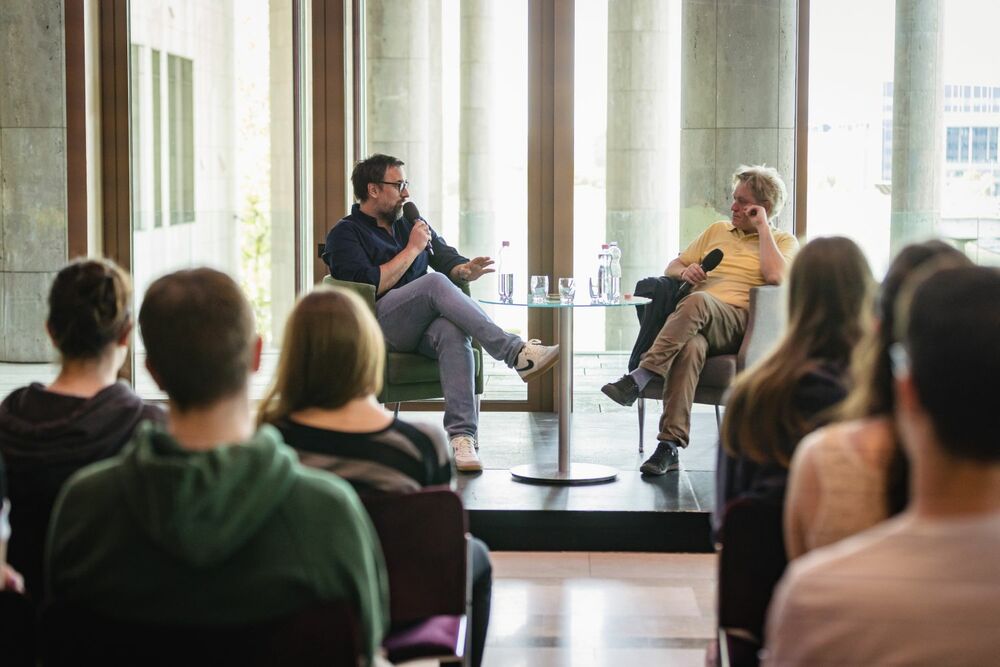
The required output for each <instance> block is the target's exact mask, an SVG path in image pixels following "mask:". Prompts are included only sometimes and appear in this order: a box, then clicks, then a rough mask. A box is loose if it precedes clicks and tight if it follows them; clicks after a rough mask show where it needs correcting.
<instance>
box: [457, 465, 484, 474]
mask: <svg viewBox="0 0 1000 667" xmlns="http://www.w3.org/2000/svg"><path fill="white" fill-rule="evenodd" d="M455 469H456V470H458V472H482V471H483V464H482V463H466V464H463V465H458V464H457V463H456V464H455Z"/></svg>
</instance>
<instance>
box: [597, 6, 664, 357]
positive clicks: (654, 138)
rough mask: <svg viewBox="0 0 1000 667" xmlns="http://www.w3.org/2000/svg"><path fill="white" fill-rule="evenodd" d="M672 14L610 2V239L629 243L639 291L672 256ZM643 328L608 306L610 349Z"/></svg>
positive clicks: (626, 285) (627, 285)
mask: <svg viewBox="0 0 1000 667" xmlns="http://www.w3.org/2000/svg"><path fill="white" fill-rule="evenodd" d="M668 13H669V7H668V6H667V3H666V2H661V0H613V1H612V2H609V3H608V139H607V141H608V143H607V151H608V157H607V231H606V233H605V237H606V240H607V241H609V242H610V241H617V242H618V245H619V246H620V247H621V249H622V289H623V291H631V289H632V286H633V285H635V283H636V281H637V280H639V279H641V278H643V277H644V276H645V275H646V274H647V273H648V272H649V267H650V266H656V267H664V266H666V264H667V262H668V261H669V260H670V258H669V257H667V256H666V246H667V239H666V235H667V233H668V232H667V230H666V221H667V209H668V207H670V206H672V205H673V202H670V201H668V198H667V197H666V196H665V183H666V180H667V174H668V150H667V149H668V143H669V132H670V128H669V122H668V111H667V110H668V84H669V49H668V42H667V34H668V27H669V26H668V23H669V22H668ZM597 250H598V249H597V248H595V249H594V257H593V258H592V262H593V266H594V268H593V271H594V272H596V262H597V259H596V255H597ZM577 273H578V274H586V273H587V272H586V271H582V272H581V271H577ZM582 287H583V289H586V286H585V285H584V286H582ZM637 333H638V323H637V321H636V318H635V313H633V312H632V309H631V308H628V309H620V308H612V309H607V310H606V311H605V345H606V348H607V349H609V350H628V349H631V347H632V343H633V341H634V340H635V337H636V334H637Z"/></svg>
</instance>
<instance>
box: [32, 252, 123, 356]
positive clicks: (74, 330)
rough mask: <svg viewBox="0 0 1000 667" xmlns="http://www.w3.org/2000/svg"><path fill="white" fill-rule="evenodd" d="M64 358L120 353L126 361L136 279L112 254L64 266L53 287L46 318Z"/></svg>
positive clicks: (52, 337)
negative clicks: (118, 263) (130, 275)
mask: <svg viewBox="0 0 1000 667" xmlns="http://www.w3.org/2000/svg"><path fill="white" fill-rule="evenodd" d="M45 328H46V329H47V330H48V332H49V337H50V338H51V339H52V343H53V344H54V345H55V346H56V349H57V350H59V354H60V356H61V357H62V361H63V363H64V364H66V363H75V362H90V361H97V360H99V359H102V358H104V357H106V356H107V355H115V356H114V359H113V363H114V364H115V368H118V367H119V366H121V364H122V362H123V361H124V360H125V354H126V352H127V349H128V339H129V334H130V333H131V332H132V281H131V279H130V278H129V276H128V274H127V273H126V272H125V271H124V270H123V269H122V268H121V267H119V266H118V265H117V264H115V263H114V262H112V261H110V260H106V259H80V260H76V261H73V262H71V263H70V264H69V265H67V266H66V267H65V268H63V269H62V270H61V271H60V272H59V273H58V274H56V279H55V281H53V283H52V289H51V290H49V315H48V319H47V320H46V322H45Z"/></svg>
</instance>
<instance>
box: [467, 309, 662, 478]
mask: <svg viewBox="0 0 1000 667" xmlns="http://www.w3.org/2000/svg"><path fill="white" fill-rule="evenodd" d="M479 301H480V303H488V304H492V305H496V306H520V307H521V308H548V309H550V310H553V311H556V312H558V315H559V387H560V389H559V402H558V410H559V429H558V434H559V460H558V462H557V463H529V464H525V465H520V466H516V467H514V468H511V470H510V474H511V475H512V476H513V477H514V479H516V480H518V481H520V482H531V483H535V484H601V483H603V482H613V481H615V479H616V478H617V477H618V470H617V469H615V468H612V467H611V466H605V465H597V464H594V463H573V461H572V460H571V458H570V449H571V444H572V443H571V442H570V438H571V436H572V427H573V311H574V310H575V309H577V308H622V307H625V306H641V305H643V304H647V303H649V302H650V299H647V298H645V297H641V296H630V297H627V298H622V299H620V300H619V301H615V302H612V303H601V302H592V301H591V300H590V298H589V297H581V296H580V295H577V297H576V301H574V302H573V303H562V302H560V301H559V297H558V296H553V295H550V296H549V297H547V298H546V300H545V301H543V302H541V303H536V302H533V301H531V300H529V299H527V298H524V297H521V298H519V299H513V300H510V301H504V300H501V299H499V298H497V299H480V300H479Z"/></svg>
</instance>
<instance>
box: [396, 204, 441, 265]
mask: <svg viewBox="0 0 1000 667" xmlns="http://www.w3.org/2000/svg"><path fill="white" fill-rule="evenodd" d="M403 217H404V218H406V220H407V222H409V223H410V224H411V225H413V224H416V222H417V220H423V222H424V224H425V225H427V229H430V232H431V241H433V239H434V230H433V229H431V226H430V224H429V223H428V222H427V221H426V220H424V219H423V218H421V217H420V211H419V210H417V205H416V204H414V203H413V202H411V201H408V202H406V203H405V204H403ZM431 241H428V242H427V252H429V253H430V254H432V255H433V254H434V246H433V245H432V243H431Z"/></svg>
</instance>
